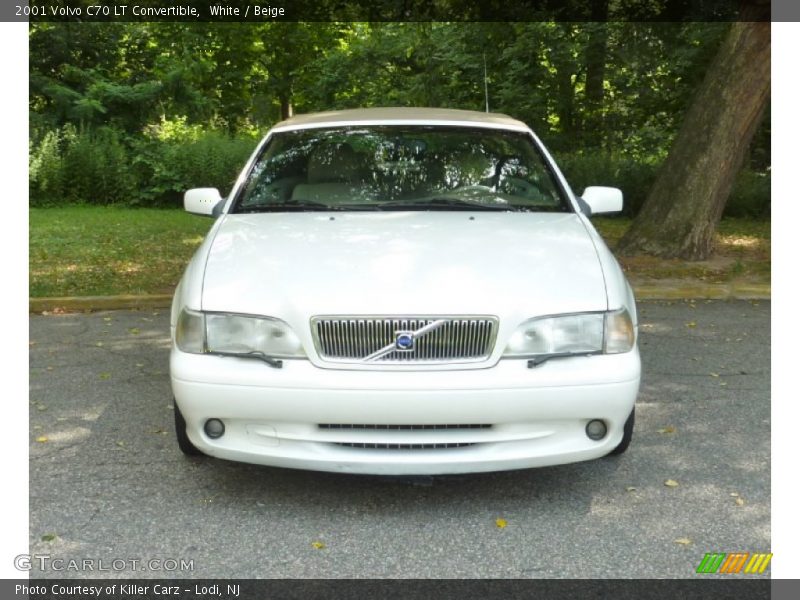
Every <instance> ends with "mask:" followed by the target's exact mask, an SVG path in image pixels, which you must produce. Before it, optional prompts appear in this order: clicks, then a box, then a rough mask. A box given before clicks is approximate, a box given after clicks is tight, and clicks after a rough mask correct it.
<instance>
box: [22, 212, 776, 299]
mask: <svg viewBox="0 0 800 600" xmlns="http://www.w3.org/2000/svg"><path fill="white" fill-rule="evenodd" d="M593 221H594V223H595V225H596V227H597V229H598V230H599V231H600V233H601V234H602V235H603V237H604V238H605V239H606V241H607V242H608V244H609V245H610V246H611V247H612V248H613V247H614V245H615V244H616V242H617V241H618V240H619V238H620V237H622V235H623V234H624V233H625V230H626V229H627V228H628V226H629V225H630V219H623V218H613V219H609V218H597V219H594V220H593ZM212 222H213V221H212V220H211V219H204V218H203V217H197V216H193V215H190V214H187V213H185V212H183V211H181V210H174V209H173V210H168V209H163V210H160V209H146V208H139V209H131V208H119V207H113V206H71V207H65V208H32V209H30V267H29V268H30V295H31V297H54V296H111V295H116V294H169V293H172V291H173V290H174V288H175V285H176V284H177V282H178V280H179V279H180V277H181V274H182V273H183V269H184V268H185V266H186V263H187V262H188V261H189V259H190V258H191V256H192V254H193V253H194V251H195V249H196V248H197V246H199V245H200V242H201V241H202V239H203V236H205V234H206V232H207V231H208V229H209V228H210V227H211V224H212ZM620 262H621V263H622V265H623V268H624V269H625V270H626V272H627V273H628V274H630V275H631V276H632V277H634V278H636V279H699V280H701V281H705V282H708V283H713V282H717V281H731V280H741V281H748V282H759V283H761V282H763V283H769V277H770V223H769V222H768V221H751V220H746V219H725V220H723V221H722V223H721V225H720V227H719V231H718V232H717V240H716V245H715V255H714V256H713V257H712V258H711V259H710V260H708V261H701V262H696V263H687V262H683V261H679V260H663V259H658V258H652V257H647V256H636V257H630V258H627V257H626V258H623V259H622V260H621V261H620Z"/></svg>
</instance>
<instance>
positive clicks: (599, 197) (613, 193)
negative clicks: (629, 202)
mask: <svg viewBox="0 0 800 600" xmlns="http://www.w3.org/2000/svg"><path fill="white" fill-rule="evenodd" d="M580 200H583V202H582V203H581V202H580ZM580 200H579V202H578V203H579V204H580V205H581V208H582V209H584V204H585V205H586V206H588V208H589V210H590V212H589V213H588V214H590V215H599V214H604V213H618V212H621V211H622V191H621V190H619V189H617V188H613V187H604V186H599V185H593V186H590V187H587V188H586V189H585V190H583V194H581V198H580ZM584 212H585V210H584Z"/></svg>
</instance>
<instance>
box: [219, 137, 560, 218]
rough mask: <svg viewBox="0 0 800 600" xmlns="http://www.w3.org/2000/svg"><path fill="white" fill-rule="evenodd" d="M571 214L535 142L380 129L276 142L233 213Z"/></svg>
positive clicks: (267, 149) (261, 159)
mask: <svg viewBox="0 0 800 600" xmlns="http://www.w3.org/2000/svg"><path fill="white" fill-rule="evenodd" d="M473 206H476V207H483V208H486V209H497V210H527V211H570V210H571V208H570V206H569V203H568V202H567V201H566V199H565V195H564V192H563V190H562V189H561V188H560V186H559V185H558V183H557V181H556V179H555V177H554V175H553V173H552V171H551V169H550V167H549V165H548V164H547V162H546V161H545V159H544V158H543V156H542V154H541V152H540V151H539V149H538V148H537V147H536V145H535V144H534V142H533V140H532V139H531V137H530V136H529V135H527V134H525V133H522V132H513V131H503V130H494V129H485V128H466V127H432V126H427V127H423V126H413V127H411V126H373V127H367V126H362V127H336V128H325V129H306V130H297V131H288V132H280V133H276V134H274V135H273V136H272V138H271V140H270V141H269V143H268V144H267V145H266V147H265V148H264V149H263V151H262V152H261V155H260V156H259V157H258V159H257V161H256V162H255V165H254V166H253V168H252V170H251V172H250V173H249V174H248V176H247V179H246V181H245V184H244V186H243V188H242V190H241V191H240V193H239V194H238V197H237V200H236V203H235V205H234V210H233V212H250V211H256V210H289V209H299V210H335V209H339V210H347V209H352V210H432V209H439V210H449V209H456V208H463V207H473Z"/></svg>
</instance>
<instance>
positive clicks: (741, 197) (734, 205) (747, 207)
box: [725, 170, 771, 219]
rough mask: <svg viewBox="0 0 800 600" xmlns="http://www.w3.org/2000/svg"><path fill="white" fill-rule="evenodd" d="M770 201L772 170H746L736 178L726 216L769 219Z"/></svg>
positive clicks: (726, 207) (726, 208)
mask: <svg viewBox="0 0 800 600" xmlns="http://www.w3.org/2000/svg"><path fill="white" fill-rule="evenodd" d="M770 203H771V176H770V172H769V171H768V172H766V173H758V172H756V171H750V170H745V171H742V172H741V173H740V174H739V177H737V178H736V183H735V185H734V187H733V192H731V197H730V198H729V199H728V204H726V205H725V216H726V217H747V218H757V219H768V218H769V216H770Z"/></svg>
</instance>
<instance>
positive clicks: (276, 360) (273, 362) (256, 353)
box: [209, 350, 283, 369]
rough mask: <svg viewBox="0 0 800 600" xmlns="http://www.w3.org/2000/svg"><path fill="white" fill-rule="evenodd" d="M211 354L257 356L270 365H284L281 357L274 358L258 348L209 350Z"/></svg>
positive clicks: (237, 356) (240, 356) (279, 366)
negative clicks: (230, 350)
mask: <svg viewBox="0 0 800 600" xmlns="http://www.w3.org/2000/svg"><path fill="white" fill-rule="evenodd" d="M209 354H214V355H216V356H230V357H233V358H256V359H258V360H263V361H264V362H265V363H267V364H268V365H269V366H270V367H275V368H276V369H280V368H282V367H283V361H282V360H280V359H279V358H273V357H271V356H267V355H266V354H264V353H263V352H259V351H258V350H253V351H252V352H209Z"/></svg>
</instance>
